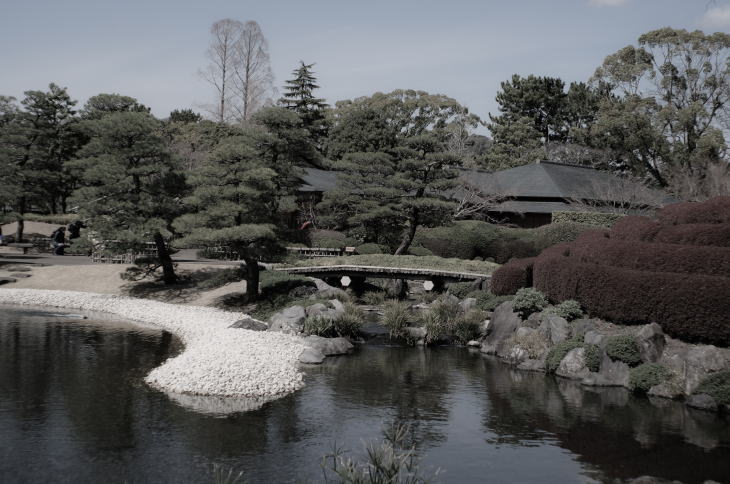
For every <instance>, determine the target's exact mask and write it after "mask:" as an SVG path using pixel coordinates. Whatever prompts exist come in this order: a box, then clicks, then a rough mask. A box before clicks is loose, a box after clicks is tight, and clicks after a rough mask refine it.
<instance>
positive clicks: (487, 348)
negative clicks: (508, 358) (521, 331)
mask: <svg viewBox="0 0 730 484" xmlns="http://www.w3.org/2000/svg"><path fill="white" fill-rule="evenodd" d="M521 323H522V319H521V318H520V316H519V315H518V314H517V313H515V312H514V311H513V310H512V303H511V302H504V303H502V304H500V305H499V306H497V309H495V310H494V314H492V319H491V320H490V323H489V332H488V333H487V337H486V338H485V339H484V342H483V343H482V349H481V351H482V353H487V354H490V355H493V354H497V353H498V352H500V351H502V348H503V347H504V346H505V345H506V344H507V343H506V340H507V339H509V338H511V337H512V336H513V335H514V332H515V331H516V330H517V328H519V327H520V325H521Z"/></svg>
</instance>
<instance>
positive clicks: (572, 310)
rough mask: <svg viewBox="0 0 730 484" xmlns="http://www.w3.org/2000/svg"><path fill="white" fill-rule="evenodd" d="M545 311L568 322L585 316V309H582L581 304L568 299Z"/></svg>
mask: <svg viewBox="0 0 730 484" xmlns="http://www.w3.org/2000/svg"><path fill="white" fill-rule="evenodd" d="M545 311H546V312H548V313H550V314H554V315H556V316H560V317H561V318H563V319H565V320H566V321H573V320H575V319H578V318H580V317H581V316H583V309H581V307H580V303H579V302H578V301H576V300H574V299H568V300H567V301H563V302H561V303H560V304H558V305H556V306H550V307H549V308H547V309H546V310H545Z"/></svg>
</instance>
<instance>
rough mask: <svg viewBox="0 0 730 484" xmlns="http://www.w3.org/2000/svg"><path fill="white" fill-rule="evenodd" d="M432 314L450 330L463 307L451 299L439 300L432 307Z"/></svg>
mask: <svg viewBox="0 0 730 484" xmlns="http://www.w3.org/2000/svg"><path fill="white" fill-rule="evenodd" d="M430 312H432V313H433V314H434V316H435V317H436V318H437V319H438V320H439V321H441V323H442V324H443V326H444V327H445V328H448V327H450V326H452V323H453V322H454V321H455V320H456V318H457V317H458V316H459V312H461V307H460V306H459V302H458V301H454V300H453V299H451V298H439V299H437V300H436V301H435V302H434V303H433V304H432V305H431V309H430Z"/></svg>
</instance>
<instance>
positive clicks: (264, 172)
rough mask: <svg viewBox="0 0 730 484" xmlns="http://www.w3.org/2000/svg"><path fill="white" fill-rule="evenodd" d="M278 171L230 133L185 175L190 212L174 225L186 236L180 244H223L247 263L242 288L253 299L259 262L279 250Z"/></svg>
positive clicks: (204, 245)
mask: <svg viewBox="0 0 730 484" xmlns="http://www.w3.org/2000/svg"><path fill="white" fill-rule="evenodd" d="M277 177H278V174H277V172H276V171H274V170H273V169H272V168H271V166H270V164H269V163H268V162H267V160H266V159H265V158H262V157H261V156H259V155H258V153H257V152H256V150H255V149H254V148H253V147H251V146H249V145H248V143H247V140H246V138H244V137H240V136H239V137H231V138H228V139H226V140H224V141H223V142H221V144H220V145H218V147H217V148H216V149H215V150H214V151H213V152H212V153H211V155H210V158H209V159H208V160H207V162H206V163H204V164H202V165H201V166H200V167H198V169H196V170H195V171H194V173H193V174H192V176H191V177H190V180H189V181H190V184H191V185H192V187H193V192H192V195H191V196H190V197H188V198H187V199H186V203H187V204H188V206H189V207H190V209H191V213H189V214H186V215H183V216H182V217H180V218H178V219H177V221H176V222H175V226H176V227H177V228H178V229H179V230H180V231H181V232H183V233H186V234H187V235H186V236H185V237H184V238H183V239H182V241H181V243H182V244H187V245H190V246H197V247H215V246H226V247H229V248H230V249H231V250H233V251H234V252H235V253H236V254H237V255H238V257H239V258H240V259H242V260H243V261H245V263H246V293H247V296H248V300H249V301H255V300H256V297H257V295H258V287H259V266H258V261H259V259H261V258H264V257H271V256H273V255H275V254H277V253H278V252H280V251H281V247H280V246H279V245H278V242H277V240H278V239H277V233H276V232H277V230H276V225H275V223H274V221H275V216H272V214H276V213H277V212H278V209H279V207H278V202H279V201H280V194H281V192H280V190H279V189H278V188H277V187H278V186H280V185H281V184H280V183H278V182H277Z"/></svg>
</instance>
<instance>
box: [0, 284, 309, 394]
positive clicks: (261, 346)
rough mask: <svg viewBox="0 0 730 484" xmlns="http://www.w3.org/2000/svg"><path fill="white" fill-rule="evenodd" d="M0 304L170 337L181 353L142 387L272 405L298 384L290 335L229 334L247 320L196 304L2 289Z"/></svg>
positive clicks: (297, 344) (295, 346)
mask: <svg viewBox="0 0 730 484" xmlns="http://www.w3.org/2000/svg"><path fill="white" fill-rule="evenodd" d="M0 304H12V305H22V306H46V307H55V308H64V309H76V310H82V311H98V312H103V313H109V314H114V315H116V316H120V317H122V318H124V319H128V320H130V321H132V322H139V323H144V324H145V325H152V326H155V327H158V328H161V329H163V330H166V331H169V332H170V333H172V334H174V335H175V336H177V337H178V338H180V340H181V341H182V342H183V344H184V346H185V348H184V350H183V352H182V353H181V354H180V355H178V356H176V357H173V358H169V359H168V360H167V361H165V362H164V363H163V364H162V365H161V366H159V367H157V368H155V369H153V370H152V371H151V372H150V373H149V374H148V375H147V376H146V377H145V382H146V383H148V384H149V385H150V386H152V387H154V388H157V389H159V390H162V391H165V392H172V393H175V394H187V395H205V396H216V397H247V398H249V399H263V400H271V399H274V398H277V397H281V396H284V395H286V394H288V393H291V392H294V391H296V390H298V389H300V388H302V387H303V386H304V376H303V374H302V372H301V371H300V369H299V355H300V354H301V353H302V351H303V350H304V349H305V344H304V341H303V340H302V339H301V338H299V337H297V336H293V335H288V334H284V333H279V332H269V331H250V330H246V329H237V328H229V326H230V325H231V324H233V323H234V322H236V321H240V320H241V319H242V318H244V319H245V318H248V316H246V315H245V314H242V313H234V312H228V311H222V310H219V309H215V308H209V307H202V306H180V305H176V304H169V303H163V302H159V301H151V300H147V299H136V298H131V297H125V296H116V295H108V294H96V293H88V292H73V291H58V290H42V289H0Z"/></svg>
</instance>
